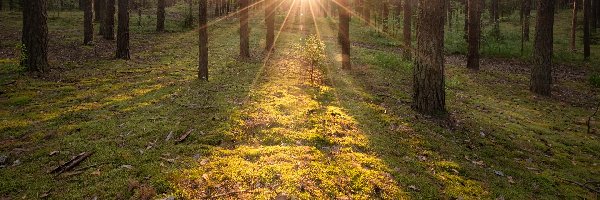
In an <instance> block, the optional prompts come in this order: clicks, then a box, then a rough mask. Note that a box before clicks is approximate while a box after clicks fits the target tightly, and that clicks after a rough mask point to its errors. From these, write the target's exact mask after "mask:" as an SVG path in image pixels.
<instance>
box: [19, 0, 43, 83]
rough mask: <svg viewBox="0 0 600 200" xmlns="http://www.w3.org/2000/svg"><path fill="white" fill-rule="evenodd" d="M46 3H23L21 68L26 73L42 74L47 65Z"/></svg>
mask: <svg viewBox="0 0 600 200" xmlns="http://www.w3.org/2000/svg"><path fill="white" fill-rule="evenodd" d="M47 9H48V1H46V0H27V1H23V33H22V34H23V35H22V38H21V41H22V43H23V47H22V48H23V50H22V53H23V54H24V55H23V58H24V59H23V60H21V66H23V67H25V68H26V69H27V71H29V72H34V73H39V74H43V73H46V72H47V71H48V70H49V65H48V24H47V19H48V14H47Z"/></svg>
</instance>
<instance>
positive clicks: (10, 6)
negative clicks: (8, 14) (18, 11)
mask: <svg viewBox="0 0 600 200" xmlns="http://www.w3.org/2000/svg"><path fill="white" fill-rule="evenodd" d="M14 8H15V0H8V9H9V10H13V9H14Z"/></svg>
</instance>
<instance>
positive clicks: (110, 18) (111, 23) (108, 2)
mask: <svg viewBox="0 0 600 200" xmlns="http://www.w3.org/2000/svg"><path fill="white" fill-rule="evenodd" d="M104 3H105V7H104V16H103V17H102V18H103V21H104V23H103V27H104V33H103V34H102V36H103V37H104V39H107V40H114V39H115V0H105V2H104Z"/></svg>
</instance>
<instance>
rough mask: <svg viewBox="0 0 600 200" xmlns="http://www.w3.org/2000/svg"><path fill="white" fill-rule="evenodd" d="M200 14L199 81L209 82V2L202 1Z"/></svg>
mask: <svg viewBox="0 0 600 200" xmlns="http://www.w3.org/2000/svg"><path fill="white" fill-rule="evenodd" d="M199 8H200V9H199V10H200V11H199V13H198V27H199V29H198V38H199V55H198V61H199V63H198V79H200V80H206V81H208V31H207V29H208V24H207V17H208V12H207V11H208V2H207V0H200V3H199Z"/></svg>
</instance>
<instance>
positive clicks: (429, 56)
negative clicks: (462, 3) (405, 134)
mask: <svg viewBox="0 0 600 200" xmlns="http://www.w3.org/2000/svg"><path fill="white" fill-rule="evenodd" d="M444 1H445V0H419V9H418V10H419V11H418V17H417V49H416V52H415V58H414V60H415V63H414V68H413V78H414V79H413V108H414V109H415V110H416V111H418V112H420V113H423V114H428V115H438V114H444V113H446V92H445V90H444V87H445V85H444V51H443V50H444V24H445V22H446V15H445V13H446V8H445V7H446V2H444Z"/></svg>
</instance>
